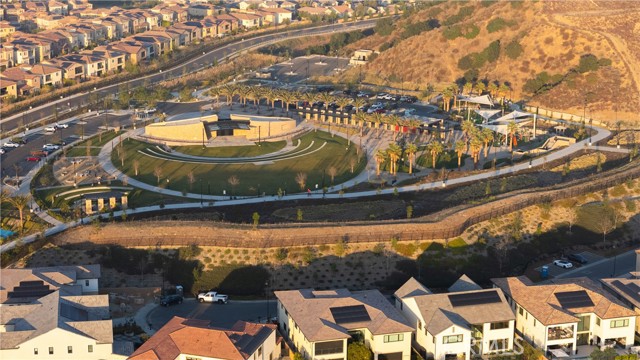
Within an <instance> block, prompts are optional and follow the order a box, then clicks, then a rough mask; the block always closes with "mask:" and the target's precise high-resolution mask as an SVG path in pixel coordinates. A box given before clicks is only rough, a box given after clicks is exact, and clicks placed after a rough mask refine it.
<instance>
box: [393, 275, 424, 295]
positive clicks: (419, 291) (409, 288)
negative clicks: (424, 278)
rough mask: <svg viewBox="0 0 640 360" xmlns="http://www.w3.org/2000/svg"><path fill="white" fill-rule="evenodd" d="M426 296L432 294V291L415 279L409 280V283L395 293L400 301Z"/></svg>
mask: <svg viewBox="0 0 640 360" xmlns="http://www.w3.org/2000/svg"><path fill="white" fill-rule="evenodd" d="M426 294H431V291H430V290H429V289H427V287H426V286H424V285H422V284H421V283H420V282H419V281H418V280H416V279H414V278H413V277H412V278H410V279H409V280H407V282H406V283H404V285H402V286H401V287H400V288H399V289H398V290H397V291H396V292H395V293H394V295H395V296H396V297H397V298H398V299H403V298H407V297H414V296H418V295H426Z"/></svg>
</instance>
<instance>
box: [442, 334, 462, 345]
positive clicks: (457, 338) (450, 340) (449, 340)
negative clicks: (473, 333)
mask: <svg viewBox="0 0 640 360" xmlns="http://www.w3.org/2000/svg"><path fill="white" fill-rule="evenodd" d="M460 342H462V335H450V336H445V337H443V338H442V343H443V344H455V343H460Z"/></svg>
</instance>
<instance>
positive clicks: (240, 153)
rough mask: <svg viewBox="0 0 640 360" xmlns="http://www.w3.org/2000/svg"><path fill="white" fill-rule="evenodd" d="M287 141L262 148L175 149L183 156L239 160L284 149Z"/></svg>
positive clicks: (178, 147)
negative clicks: (238, 158) (239, 158)
mask: <svg viewBox="0 0 640 360" xmlns="http://www.w3.org/2000/svg"><path fill="white" fill-rule="evenodd" d="M286 145H287V142H286V141H284V140H283V141H274V142H263V143H261V144H260V146H257V145H254V146H251V145H249V146H229V147H205V148H204V149H203V148H202V146H176V147H174V148H173V149H174V150H175V151H178V152H181V153H183V154H188V155H195V156H209V157H219V158H237V157H251V156H259V155H265V154H269V153H272V152H276V151H279V150H282V149H284V147H285V146H286Z"/></svg>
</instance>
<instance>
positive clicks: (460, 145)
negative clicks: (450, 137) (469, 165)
mask: <svg viewBox="0 0 640 360" xmlns="http://www.w3.org/2000/svg"><path fill="white" fill-rule="evenodd" d="M455 149H456V154H458V171H459V170H460V165H461V163H462V155H464V153H465V152H466V151H467V143H466V142H465V141H463V140H458V141H456V144H455Z"/></svg>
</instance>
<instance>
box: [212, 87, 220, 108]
mask: <svg viewBox="0 0 640 360" xmlns="http://www.w3.org/2000/svg"><path fill="white" fill-rule="evenodd" d="M220 95H222V88H219V87H214V88H212V89H211V90H209V96H213V97H215V98H216V106H220Z"/></svg>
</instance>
